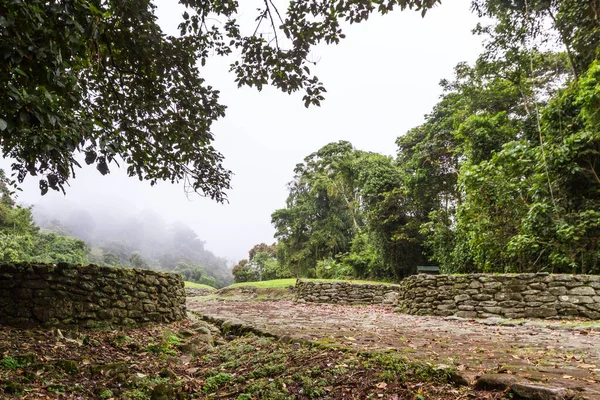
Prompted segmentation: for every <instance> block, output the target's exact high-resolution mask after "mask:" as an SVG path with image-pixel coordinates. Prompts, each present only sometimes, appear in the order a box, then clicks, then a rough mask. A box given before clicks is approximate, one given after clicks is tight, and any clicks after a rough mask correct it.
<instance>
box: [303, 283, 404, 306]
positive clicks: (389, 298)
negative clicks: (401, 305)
mask: <svg viewBox="0 0 600 400" xmlns="http://www.w3.org/2000/svg"><path fill="white" fill-rule="evenodd" d="M399 290H400V286H397V285H383V284H382V285H374V284H353V283H349V282H315V281H304V280H301V279H298V281H297V282H296V299H297V300H298V301H307V302H313V303H334V304H394V303H395V301H396V298H397V297H398V291H399Z"/></svg>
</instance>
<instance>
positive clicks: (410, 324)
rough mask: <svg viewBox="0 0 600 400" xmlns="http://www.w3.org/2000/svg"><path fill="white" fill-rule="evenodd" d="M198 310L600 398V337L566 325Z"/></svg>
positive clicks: (319, 308)
mask: <svg viewBox="0 0 600 400" xmlns="http://www.w3.org/2000/svg"><path fill="white" fill-rule="evenodd" d="M188 307H189V309H190V310H191V311H194V312H197V313H199V314H200V315H204V316H207V317H212V318H217V319H221V320H226V319H231V318H236V319H239V320H241V321H243V322H245V323H247V324H249V325H251V326H253V327H255V328H257V329H260V330H262V331H266V332H269V333H271V334H274V335H277V336H288V337H292V338H295V339H303V340H310V341H313V342H318V343H321V344H326V345H332V346H346V347H351V348H354V349H364V350H384V351H385V350H391V351H398V352H400V353H402V354H405V355H406V356H408V357H411V358H414V359H420V360H424V361H428V362H431V363H434V364H446V365H455V366H456V367H457V368H458V369H459V370H460V371H463V374H465V375H466V376H468V377H475V376H476V375H480V374H482V373H483V372H488V373H489V372H500V373H507V374H515V375H518V376H522V377H525V378H528V379H530V380H532V381H534V382H553V383H560V384H561V385H562V386H564V387H568V388H571V389H575V390H578V388H585V390H586V392H587V393H594V392H596V393H597V394H598V396H599V398H600V332H599V331H598V330H594V329H592V328H585V327H581V328H577V329H573V328H571V327H568V326H565V325H564V324H562V323H560V322H544V323H541V324H539V323H538V324H536V325H532V324H525V325H519V324H516V325H514V326H506V325H504V324H489V321H487V322H486V323H481V322H478V321H473V320H463V319H453V318H444V317H423V316H412V315H401V314H395V313H393V311H392V309H391V308H389V307H383V306H365V307H351V306H341V305H323V304H308V303H307V304H301V303H295V302H290V301H278V302H223V301H201V300H198V299H196V300H194V299H189V300H188Z"/></svg>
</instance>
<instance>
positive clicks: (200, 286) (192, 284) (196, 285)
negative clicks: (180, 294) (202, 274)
mask: <svg viewBox="0 0 600 400" xmlns="http://www.w3.org/2000/svg"><path fill="white" fill-rule="evenodd" d="M185 287H186V288H191V289H208V290H214V291H216V290H217V289H215V288H214V287H212V286H208V285H204V284H202V283H195V282H188V281H186V282H185Z"/></svg>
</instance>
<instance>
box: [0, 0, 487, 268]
mask: <svg viewBox="0 0 600 400" xmlns="http://www.w3.org/2000/svg"><path fill="white" fill-rule="evenodd" d="M173 3H174V1H173V0H158V1H157V4H158V10H157V15H158V17H159V23H160V24H161V26H162V27H163V29H164V30H165V32H167V33H172V34H175V33H176V29H175V27H176V25H177V23H178V22H179V19H180V15H181V9H180V8H178V7H177V6H175V5H174V4H173ZM240 3H243V4H244V15H243V18H249V17H253V16H254V14H255V11H254V10H255V9H256V8H257V7H258V6H260V3H262V1H258V2H257V1H256V0H253V1H250V0H244V1H242V2H240ZM443 3H444V4H442V5H441V6H438V7H437V8H435V9H434V10H432V11H430V12H429V13H428V14H427V15H426V17H425V18H421V16H420V14H419V13H415V12H410V11H405V12H401V11H397V12H394V13H392V14H390V15H387V16H385V17H380V16H374V17H372V18H370V19H369V21H367V22H366V23H363V24H360V25H353V26H350V27H347V28H346V29H345V33H346V35H347V37H346V39H344V40H342V42H341V43H340V44H339V45H337V46H322V47H319V48H318V49H316V50H315V51H314V52H313V59H314V60H319V63H318V64H317V66H315V67H313V68H312V71H313V72H315V73H316V74H317V76H318V77H319V78H320V79H321V81H322V82H324V84H325V87H326V88H327V90H328V93H326V100H325V101H324V102H323V103H322V106H321V107H320V108H317V107H311V108H309V109H306V108H304V106H303V103H302V101H301V97H302V95H301V94H295V95H292V96H288V95H286V94H284V93H281V92H279V91H277V90H275V89H272V88H266V89H264V90H263V91H262V92H258V91H256V90H254V89H250V88H243V89H238V88H237V87H236V85H235V83H234V76H233V75H232V74H229V73H228V72H227V69H228V68H227V65H228V64H227V61H226V60H220V59H217V58H215V59H212V60H210V61H209V65H208V67H207V68H206V69H203V74H205V75H204V76H205V78H206V79H207V81H208V83H209V84H211V85H212V86H214V87H216V88H218V89H220V90H221V102H222V103H223V104H226V105H227V106H228V109H227V115H226V117H225V118H224V119H221V120H220V121H218V122H217V123H216V124H215V125H214V127H213V132H214V134H215V137H216V141H215V143H214V145H215V147H216V148H217V149H218V150H219V151H220V152H221V153H222V154H223V155H224V156H225V167H226V168H228V169H230V170H232V171H233V173H234V176H233V179H232V186H233V189H232V190H230V191H229V192H228V197H229V204H217V203H215V202H212V201H211V200H209V199H204V198H201V197H198V196H192V197H191V198H187V197H186V196H185V194H184V191H183V187H182V186H181V185H171V184H169V183H160V184H159V185H157V186H154V187H150V185H149V184H148V183H145V182H139V181H138V180H137V178H128V177H127V176H126V174H125V172H124V170H118V169H117V168H116V167H112V168H111V174H110V175H108V176H104V177H103V176H101V175H100V174H99V173H98V172H97V171H96V170H95V169H94V168H84V169H83V170H80V171H79V172H78V173H77V178H76V179H74V180H72V182H71V186H70V187H69V188H68V189H67V195H66V198H65V197H64V196H63V195H62V194H61V193H58V192H52V193H48V194H47V195H46V196H44V197H41V196H40V195H39V190H38V188H37V179H36V178H35V177H28V178H27V179H26V181H25V183H24V185H23V186H22V187H23V192H22V193H20V195H19V202H22V203H27V204H34V205H35V204H46V205H50V203H52V202H54V201H58V200H61V201H62V200H66V201H68V202H69V203H73V204H75V205H77V206H85V205H86V204H88V205H90V206H91V207H92V208H96V207H104V208H113V209H116V210H119V211H120V212H119V214H121V213H137V212H139V211H141V210H144V209H152V210H154V211H156V212H157V213H159V214H160V215H161V216H162V217H163V218H164V219H165V220H166V221H170V222H175V221H181V222H183V223H185V224H187V225H189V226H190V227H191V228H192V229H194V230H195V231H196V232H197V233H198V235H199V236H200V237H201V238H202V239H203V240H205V241H206V245H205V247H206V248H207V249H208V250H211V251H212V252H214V253H215V254H216V255H218V256H222V257H226V258H228V259H231V260H232V261H235V262H237V261H238V260H239V259H242V258H246V257H247V252H248V250H249V249H250V248H251V247H252V246H253V245H254V244H257V243H260V242H265V243H272V242H273V241H274V238H273V233H274V229H273V227H272V225H271V213H272V212H273V211H274V210H275V209H277V208H282V207H283V206H284V205H285V199H286V197H287V191H286V184H287V182H289V181H290V180H291V179H292V175H293V169H294V166H295V165H296V164H297V163H299V162H301V161H302V160H303V158H304V157H306V156H307V155H308V154H310V153H312V152H314V151H316V150H317V149H319V148H320V147H321V146H323V145H325V144H327V143H329V142H332V141H338V140H348V141H350V142H351V143H352V144H353V145H354V146H355V147H356V148H358V149H362V150H367V151H375V152H380V153H384V154H388V155H394V154H395V152H396V145H395V140H396V138H397V137H398V136H399V135H401V134H404V133H405V132H406V131H407V130H409V129H410V128H412V127H414V126H417V125H419V124H420V123H422V122H423V116H424V114H426V113H428V112H429V111H430V110H431V108H432V107H433V105H435V103H436V102H437V101H438V99H439V95H440V94H441V89H440V88H439V86H438V83H439V81H440V79H442V78H451V77H452V74H453V67H454V66H455V65H456V64H457V63H458V62H460V61H467V62H473V61H475V59H476V57H477V55H478V54H479V52H480V50H481V38H479V37H476V36H473V35H472V34H471V29H473V28H474V27H475V25H476V23H477V18H476V16H475V15H473V14H471V12H470V10H469V5H470V0H445V1H444V0H443ZM9 165H10V164H9V163H8V162H7V161H6V160H5V161H4V162H2V167H3V168H5V169H6V170H7V172H8V171H9V169H10V168H9Z"/></svg>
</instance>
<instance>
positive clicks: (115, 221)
mask: <svg viewBox="0 0 600 400" xmlns="http://www.w3.org/2000/svg"><path fill="white" fill-rule="evenodd" d="M33 215H34V217H35V220H36V222H37V223H38V224H39V226H40V227H41V228H43V229H45V230H48V231H51V232H56V233H58V234H63V235H68V236H73V237H76V238H79V239H82V240H84V241H85V243H87V245H88V246H89V248H90V252H89V254H88V255H87V258H88V260H89V262H91V263H94V264H98V265H113V266H122V267H136V268H146V269H154V270H159V271H171V272H176V273H179V274H181V275H183V277H184V278H185V280H187V281H192V282H197V283H203V284H207V285H210V286H214V287H222V286H226V285H228V284H229V283H231V281H232V277H231V270H230V268H229V267H228V265H227V260H226V259H225V258H222V257H217V256H215V255H214V254H213V253H211V252H210V251H208V250H206V249H205V248H204V242H203V241H202V240H201V239H200V238H199V237H198V235H197V234H196V232H194V230H192V229H191V228H190V227H188V226H187V225H185V224H183V223H168V222H166V221H164V220H163V219H162V218H161V216H160V215H158V214H157V213H155V212H153V211H151V210H144V211H142V212H139V213H137V214H127V215H125V214H123V213H121V212H119V211H118V208H115V209H112V208H107V209H103V210H98V209H94V210H88V209H86V208H84V206H79V207H78V206H74V205H69V204H67V203H61V202H58V203H50V205H46V206H38V207H34V208H33Z"/></svg>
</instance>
